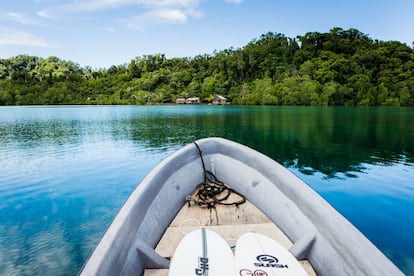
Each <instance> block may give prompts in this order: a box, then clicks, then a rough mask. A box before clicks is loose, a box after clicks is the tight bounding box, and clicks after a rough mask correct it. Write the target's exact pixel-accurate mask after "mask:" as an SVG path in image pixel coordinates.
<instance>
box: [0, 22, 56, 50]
mask: <svg viewBox="0 0 414 276" xmlns="http://www.w3.org/2000/svg"><path fill="white" fill-rule="evenodd" d="M0 45H20V46H33V47H41V48H53V45H52V44H51V43H49V42H48V41H46V40H45V39H43V38H41V37H38V36H35V35H33V34H30V33H28V32H24V31H20V30H16V29H10V28H5V27H0Z"/></svg>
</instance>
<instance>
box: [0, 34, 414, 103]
mask: <svg viewBox="0 0 414 276" xmlns="http://www.w3.org/2000/svg"><path fill="white" fill-rule="evenodd" d="M217 94H218V95H222V96H224V97H226V98H227V99H228V100H229V101H230V102H232V103H233V104H255V105H320V106H321V105H322V106H323V105H351V106H352V105H369V106H378V105H394V106H398V105H401V106H413V105H414V49H413V48H410V47H409V46H407V45H406V44H404V43H400V42H398V41H378V40H373V39H371V38H369V37H368V35H366V34H364V33H362V32H360V31H358V30H356V29H349V30H343V29H341V28H333V29H332V30H330V31H329V32H328V33H319V32H309V33H306V34H305V35H303V36H297V37H296V38H289V37H286V36H284V35H283V34H280V33H271V32H269V33H267V34H264V35H262V36H260V38H258V39H255V40H253V41H251V42H250V43H248V44H247V45H246V46H244V47H243V48H240V49H234V48H230V49H226V50H223V51H219V52H214V53H213V54H212V55H207V54H205V55H198V56H195V57H191V58H190V57H188V58H170V59H168V58H166V57H165V55H163V54H155V55H145V56H141V57H136V58H134V59H132V60H131V61H130V62H129V64H123V65H118V66H115V65H114V66H111V67H110V68H106V69H93V68H91V67H80V66H79V65H78V64H76V63H74V62H71V61H65V60H61V59H59V58H58V57H48V58H40V57H34V56H27V55H19V56H16V57H12V58H9V59H0V105H30V104H157V103H171V102H175V100H176V99H177V98H187V97H200V99H201V100H202V101H203V102H205V103H208V102H211V100H212V98H213V97H214V95H217Z"/></svg>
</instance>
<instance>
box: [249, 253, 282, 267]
mask: <svg viewBox="0 0 414 276" xmlns="http://www.w3.org/2000/svg"><path fill="white" fill-rule="evenodd" d="M256 260H257V261H258V262H257V263H254V265H255V266H257V267H273V268H289V267H288V265H287V264H280V263H279V259H278V258H276V257H275V256H272V255H268V254H262V255H258V256H257V257H256Z"/></svg>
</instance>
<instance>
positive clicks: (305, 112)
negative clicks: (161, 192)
mask: <svg viewBox="0 0 414 276" xmlns="http://www.w3.org/2000/svg"><path fill="white" fill-rule="evenodd" d="M209 136H220V137H224V138H228V139H231V140H234V141H237V142H240V143H243V144H246V145H248V146H250V147H252V148H254V149H256V150H258V151H260V152H263V153H265V154H266V155H268V156H270V157H272V158H273V159H275V160H277V161H278V162H280V163H282V164H283V165H285V166H286V167H288V168H289V169H290V170H291V171H293V172H294V173H295V174H297V175H298V176H299V177H301V178H302V179H304V180H305V181H306V182H307V183H308V184H309V185H310V186H311V187H312V188H313V189H315V190H316V191H317V192H318V193H319V194H321V195H322V196H323V197H324V198H325V199H326V200H328V201H329V202H330V203H331V204H332V205H333V206H334V207H335V208H336V209H337V210H339V211H340V212H341V213H342V214H343V215H344V216H345V217H347V218H348V219H349V220H350V221H351V222H352V223H353V224H354V225H355V226H356V227H357V228H358V229H360V230H361V231H362V232H363V233H364V234H365V235H366V236H367V237H368V238H369V239H370V240H371V241H372V242H373V243H374V244H376V245H377V246H378V247H379V248H380V249H381V250H382V251H383V252H384V253H385V254H386V255H387V256H388V257H389V258H390V259H391V260H392V261H393V262H394V263H395V264H396V265H397V266H399V267H400V269H402V270H403V271H404V272H405V273H406V274H408V275H414V236H413V235H412V233H413V232H414V215H413V214H414V109H413V108H344V107H341V108H320V107H238V106H226V107H222V106H98V107H89V106H69V107H37V106H35V107H0V274H1V275H22V274H26V275H27V274H30V275H32V274H43V275H73V274H77V273H78V271H79V269H80V268H81V266H82V265H83V263H84V262H85V261H86V259H87V257H88V256H89V254H90V253H91V251H92V250H93V248H94V246H95V245H96V243H97V242H98V241H99V239H100V237H101V236H102V235H103V232H104V231H105V229H106V228H107V227H108V226H109V224H110V222H111V221H112V219H113V217H114V216H115V215H116V213H117V211H118V210H119V208H120V207H121V205H122V203H123V202H124V201H125V200H126V198H127V197H128V195H129V194H130V193H131V191H132V190H133V189H134V188H135V187H136V185H137V183H138V182H139V181H140V180H141V179H142V178H143V177H144V176H145V175H146V173H147V172H149V170H150V169H151V168H152V167H154V166H155V165H156V164H157V163H158V162H159V161H161V160H162V159H163V158H165V157H166V156H167V155H169V154H171V153H172V152H173V151H175V150H176V149H178V148H180V147H181V146H182V145H185V144H187V143H189V142H191V141H193V140H195V139H198V138H204V137H209Z"/></svg>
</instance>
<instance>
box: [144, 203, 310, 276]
mask: <svg viewBox="0 0 414 276" xmlns="http://www.w3.org/2000/svg"><path fill="white" fill-rule="evenodd" d="M200 227H205V228H207V229H211V230H213V231H215V232H217V233H218V234H220V235H221V236H222V237H223V238H224V239H225V240H226V241H227V243H228V244H229V246H230V247H232V248H234V246H235V245H236V241H237V240H238V238H239V237H240V236H241V235H242V234H244V233H246V232H258V233H262V234H264V235H267V236H269V237H271V238H273V239H274V240H276V241H277V242H279V243H280V244H281V245H283V246H284V247H286V248H290V246H291V245H292V242H291V241H290V240H289V239H288V238H287V237H286V235H285V234H284V233H283V232H282V231H281V230H280V229H279V228H278V227H277V226H276V225H275V224H274V223H272V222H271V221H270V219H269V218H267V217H266V216H265V215H264V214H263V213H262V212H261V211H260V210H258V209H257V208H256V207H255V206H254V205H252V204H251V203H250V202H248V201H247V202H246V203H244V204H241V205H240V206H238V207H236V206H225V205H217V206H216V208H215V209H210V210H209V209H207V208H202V207H198V206H194V205H193V206H191V207H188V206H187V205H185V206H184V207H183V208H182V209H181V210H180V212H179V213H178V215H177V217H176V218H175V220H174V221H173V222H172V223H171V225H170V227H169V228H168V229H167V231H166V232H165V233H164V235H163V237H162V238H161V240H160V242H159V243H158V245H157V247H156V251H157V252H158V253H159V254H160V255H161V256H163V257H165V258H167V259H171V258H172V256H173V254H174V251H175V248H176V247H177V245H178V243H179V242H180V240H181V239H182V238H183V237H184V235H185V234H186V233H189V232H191V231H192V230H194V229H197V228H200ZM300 263H301V265H302V266H303V267H304V269H305V270H306V272H307V273H308V274H309V275H316V273H315V271H314V270H313V268H312V266H311V264H310V263H309V262H308V261H300ZM166 275H168V269H147V270H145V272H144V276H166Z"/></svg>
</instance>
